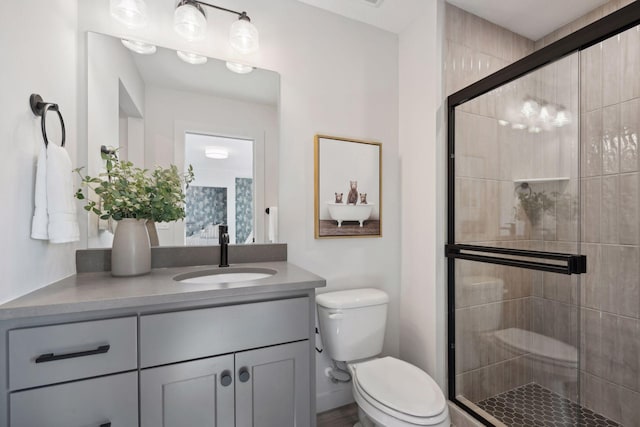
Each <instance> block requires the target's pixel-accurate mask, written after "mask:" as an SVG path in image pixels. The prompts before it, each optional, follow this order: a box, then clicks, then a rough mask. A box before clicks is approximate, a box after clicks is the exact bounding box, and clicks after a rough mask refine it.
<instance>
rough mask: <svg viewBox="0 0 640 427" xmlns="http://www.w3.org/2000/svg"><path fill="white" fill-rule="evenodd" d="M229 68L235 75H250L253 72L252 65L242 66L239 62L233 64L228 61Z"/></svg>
mask: <svg viewBox="0 0 640 427" xmlns="http://www.w3.org/2000/svg"><path fill="white" fill-rule="evenodd" d="M227 68H228V69H229V70H231V71H233V72H234V73H238V74H249V73H250V72H252V71H253V67H252V66H251V65H245V64H240V63H239V62H231V61H227Z"/></svg>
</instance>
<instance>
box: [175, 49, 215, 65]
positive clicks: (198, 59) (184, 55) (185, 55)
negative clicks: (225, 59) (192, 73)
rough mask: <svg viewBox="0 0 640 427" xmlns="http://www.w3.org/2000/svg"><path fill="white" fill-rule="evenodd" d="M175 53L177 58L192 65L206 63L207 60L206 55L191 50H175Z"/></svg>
mask: <svg viewBox="0 0 640 427" xmlns="http://www.w3.org/2000/svg"><path fill="white" fill-rule="evenodd" d="M177 54H178V58H180V59H182V60H183V61H184V62H186V63H189V64H193V65H200V64H206V63H207V60H208V58H207V57H206V56H202V55H198V54H196V53H191V52H183V51H181V50H179V51H177Z"/></svg>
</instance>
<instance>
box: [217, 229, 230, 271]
mask: <svg viewBox="0 0 640 427" xmlns="http://www.w3.org/2000/svg"><path fill="white" fill-rule="evenodd" d="M218 243H220V264H219V265H218V267H229V226H227V225H219V226H218Z"/></svg>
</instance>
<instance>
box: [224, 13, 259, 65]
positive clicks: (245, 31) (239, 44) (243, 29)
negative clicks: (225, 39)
mask: <svg viewBox="0 0 640 427" xmlns="http://www.w3.org/2000/svg"><path fill="white" fill-rule="evenodd" d="M229 43H231V47H232V48H234V49H235V50H236V51H238V52H240V53H242V54H244V55H248V54H251V53H255V52H257V51H258V49H259V48H260V39H259V35H258V29H257V28H256V27H255V25H253V24H252V23H251V19H249V17H248V16H247V13H246V12H242V14H241V15H240V18H238V20H237V21H236V22H234V23H233V24H231V31H229Z"/></svg>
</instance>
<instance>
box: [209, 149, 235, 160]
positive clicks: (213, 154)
mask: <svg viewBox="0 0 640 427" xmlns="http://www.w3.org/2000/svg"><path fill="white" fill-rule="evenodd" d="M204 155H205V156H206V157H208V158H210V159H226V158H228V157H229V151H228V150H227V149H226V148H223V147H206V148H205V149H204Z"/></svg>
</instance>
